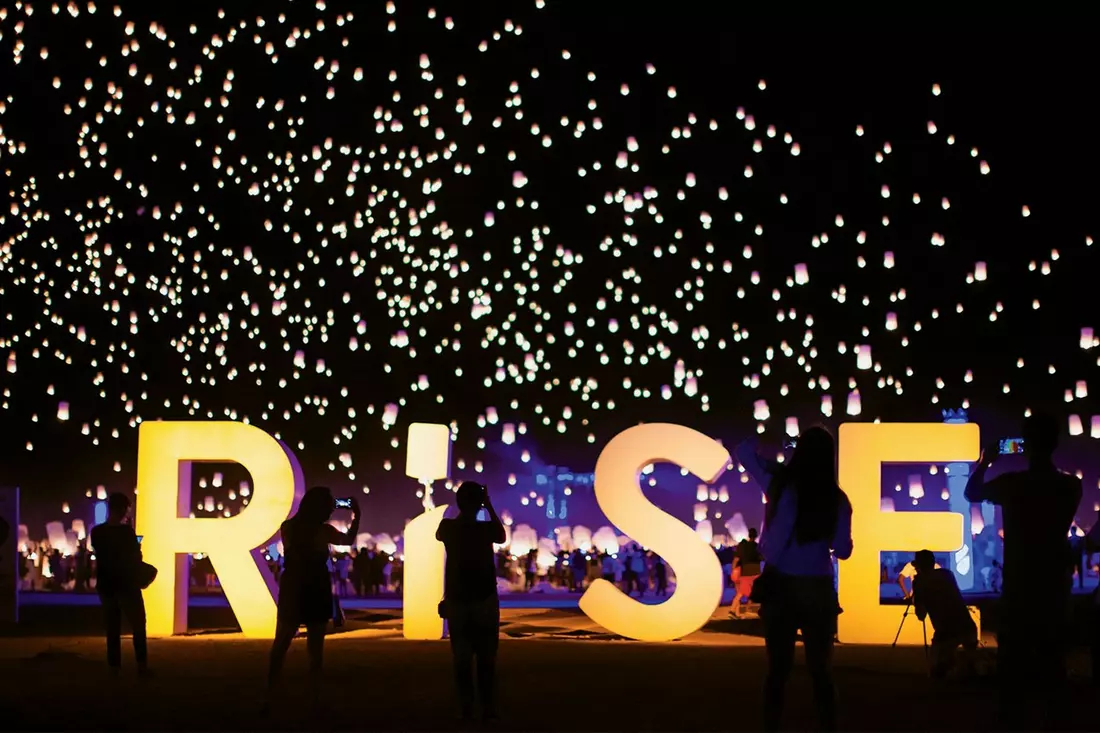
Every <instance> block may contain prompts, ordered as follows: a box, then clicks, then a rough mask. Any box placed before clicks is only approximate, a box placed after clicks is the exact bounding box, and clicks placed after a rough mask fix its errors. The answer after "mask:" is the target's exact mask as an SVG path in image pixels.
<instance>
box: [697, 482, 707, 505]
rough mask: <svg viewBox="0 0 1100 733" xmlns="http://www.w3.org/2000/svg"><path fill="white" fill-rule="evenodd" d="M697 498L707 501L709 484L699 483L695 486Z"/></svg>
mask: <svg viewBox="0 0 1100 733" xmlns="http://www.w3.org/2000/svg"><path fill="white" fill-rule="evenodd" d="M695 500H696V501H706V500H707V485H706V484H699V485H698V486H696V487H695Z"/></svg>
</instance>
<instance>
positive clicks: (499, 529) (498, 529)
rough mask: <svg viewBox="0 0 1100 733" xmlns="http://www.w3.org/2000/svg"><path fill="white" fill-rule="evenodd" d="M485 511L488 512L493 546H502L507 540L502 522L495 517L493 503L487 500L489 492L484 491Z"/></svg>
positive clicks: (495, 511) (495, 512)
mask: <svg viewBox="0 0 1100 733" xmlns="http://www.w3.org/2000/svg"><path fill="white" fill-rule="evenodd" d="M485 511H487V512H489V523H490V525H491V528H492V533H493V544H494V545H503V544H504V543H505V542H506V541H507V540H508V535H507V533H506V532H505V531H504V522H502V521H500V517H498V516H497V510H496V509H494V508H493V502H492V501H491V500H490V499H489V490H488V489H486V490H485Z"/></svg>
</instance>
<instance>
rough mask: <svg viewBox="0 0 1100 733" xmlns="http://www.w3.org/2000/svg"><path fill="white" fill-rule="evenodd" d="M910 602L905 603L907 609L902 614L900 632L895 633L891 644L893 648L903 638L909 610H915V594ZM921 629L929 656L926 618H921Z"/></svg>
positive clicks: (910, 598) (899, 625) (910, 597)
mask: <svg viewBox="0 0 1100 733" xmlns="http://www.w3.org/2000/svg"><path fill="white" fill-rule="evenodd" d="M908 600H909V602H908V603H906V604H905V611H904V612H903V613H902V614H901V623H900V624H898V633H896V634H894V643H893V644H891V645H890V648H891V649H893V648H894V647H896V646H897V645H898V639H900V638H901V630H902V628H904V626H905V619H907V618H909V612H910V611H912V610H913V596H912V595H910V596H909V599H908ZM921 630H922V632H923V633H924V656H926V657H927V656H928V624H927V622H926V621H925V620H923V619H922V620H921Z"/></svg>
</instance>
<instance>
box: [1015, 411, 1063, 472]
mask: <svg viewBox="0 0 1100 733" xmlns="http://www.w3.org/2000/svg"><path fill="white" fill-rule="evenodd" d="M1022 437H1023V439H1024V450H1025V451H1027V454H1028V458H1029V459H1030V460H1031V462H1032V463H1049V462H1050V461H1051V456H1052V455H1053V454H1054V451H1055V449H1056V448H1057V447H1058V421H1057V420H1055V419H1054V417H1053V416H1052V415H1048V414H1046V413H1038V412H1036V413H1032V414H1031V415H1030V416H1029V417H1027V418H1025V419H1024V427H1023V431H1022Z"/></svg>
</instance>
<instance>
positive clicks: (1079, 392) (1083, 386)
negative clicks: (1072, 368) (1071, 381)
mask: <svg viewBox="0 0 1100 733" xmlns="http://www.w3.org/2000/svg"><path fill="white" fill-rule="evenodd" d="M1074 394H1075V395H1076V396H1077V399H1084V398H1085V397H1088V396H1089V383H1088V382H1086V381H1085V380H1084V379H1080V380H1078V381H1077V386H1076V389H1075V390H1074Z"/></svg>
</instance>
